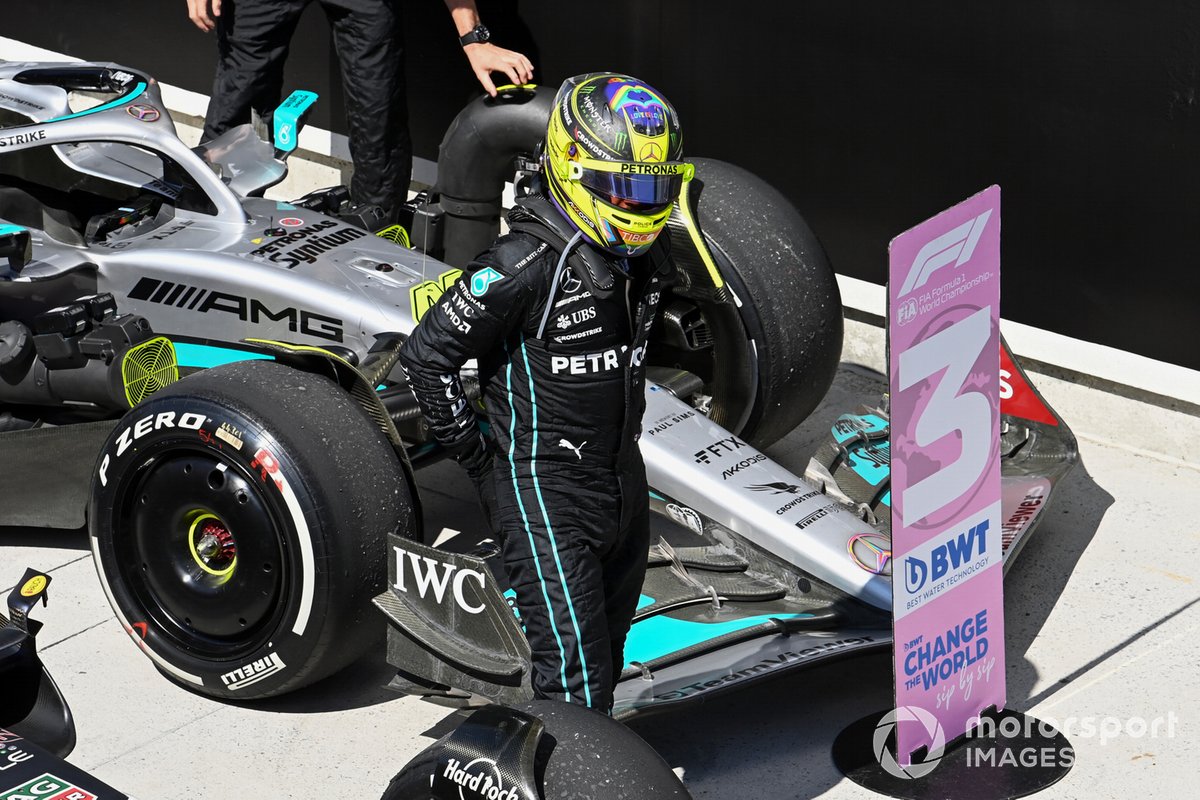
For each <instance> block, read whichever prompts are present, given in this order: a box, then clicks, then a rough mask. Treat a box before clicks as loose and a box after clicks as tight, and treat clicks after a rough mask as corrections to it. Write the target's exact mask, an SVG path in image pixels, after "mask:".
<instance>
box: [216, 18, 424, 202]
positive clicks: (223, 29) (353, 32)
mask: <svg viewBox="0 0 1200 800" xmlns="http://www.w3.org/2000/svg"><path fill="white" fill-rule="evenodd" d="M309 1H310V0H225V2H224V3H222V5H221V15H220V16H219V17H217V74H216V78H215V79H214V80H213V90H212V99H211V100H210V101H209V104H208V114H207V116H206V117H205V120H204V139H205V141H207V140H209V139H212V138H215V137H217V136H220V135H221V134H222V133H224V132H225V131H227V130H228V129H230V128H232V127H234V126H237V125H241V124H243V123H246V122H249V121H250V110H251V109H254V110H255V111H257V112H258V115H259V116H260V117H262V118H263V119H264V120H265V121H266V122H267V125H268V126H270V124H271V115H272V112H274V110H275V108H276V107H277V106H278V105H279V102H280V100H282V97H281V94H282V89H283V62H284V61H285V60H286V59H287V55H288V45H289V43H290V42H291V39H292V34H293V32H295V30H296V23H297V22H299V20H300V14H301V13H302V12H303V11H304V9H305V7H306V6H307V5H308V4H309ZM320 3H321V6H322V7H323V8H324V10H325V15H326V17H328V19H329V26H330V27H331V28H332V29H333V37H334V43H335V45H336V47H337V54H338V59H339V61H340V62H341V69H342V86H343V88H344V91H345V96H346V117H347V122H348V124H349V129H350V155H351V158H352V159H353V160H354V177H353V178H352V179H351V181H350V195H351V197H352V198H353V200H354V202H355V203H370V204H373V205H378V206H380V207H381V208H383V209H384V210H385V211H393V210H394V209H396V208H397V207H398V206H399V205H400V203H402V202H404V200H406V199H407V197H408V184H409V179H410V177H411V175H412V140H411V138H410V136H409V130H408V106H407V105H406V99H405V78H404V58H403V56H404V51H403V41H404V39H403V36H402V30H401V19H400V8H399V6H398V2H397V0H320Z"/></svg>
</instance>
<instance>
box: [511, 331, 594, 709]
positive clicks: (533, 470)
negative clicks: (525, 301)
mask: <svg viewBox="0 0 1200 800" xmlns="http://www.w3.org/2000/svg"><path fill="white" fill-rule="evenodd" d="M521 357H522V358H523V359H524V360H525V375H526V377H528V378H529V405H530V406H531V407H532V409H533V449H532V452H531V453H530V455H529V458H530V466H529V471H530V474H531V475H532V476H533V491H534V493H535V494H536V495H537V499H538V505H539V506H541V509H542V519H543V520H544V521H545V523H546V533H547V534H549V536H550V547H551V549H552V550H553V551H554V565H555V567H556V568H557V569H558V579H559V582H560V583H561V584H562V588H563V594H564V595H566V598H567V611H568V612H569V613H570V615H571V625H572V626H573V627H574V628H575V644H576V645H577V647H578V649H579V664H580V666H582V667H583V697H584V700H585V701H587V704H588V707H589V708H591V706H592V689H591V686H590V685H589V681H588V668H587V659H586V658H584V656H583V636H582V635H580V633H579V620H578V619H577V618H576V617H575V604H574V603H572V602H571V590H570V589H568V588H567V576H566V575H565V574H563V568H562V560H561V559H560V558H559V557H558V543H557V542H556V541H555V540H554V529H553V528H552V527H551V526H550V514H549V513H548V512H547V511H546V501H545V500H544V499H543V498H542V487H541V484H540V483H539V482H538V476H537V433H538V429H537V418H538V413H537V395H535V394H534V391H533V373H532V372H531V371H530V369H529V352H528V351H527V350H526V349H525V337H524V336H522V337H521ZM552 616H553V615H552Z"/></svg>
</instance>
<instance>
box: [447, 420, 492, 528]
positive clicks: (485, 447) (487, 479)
mask: <svg viewBox="0 0 1200 800" xmlns="http://www.w3.org/2000/svg"><path fill="white" fill-rule="evenodd" d="M454 460H455V461H457V462H458V463H459V464H460V465H461V466H462V468H463V469H465V470H466V471H467V475H469V476H470V478H471V482H472V483H474V484H475V491H476V492H477V493H478V494H479V500H480V502H481V503H482V505H483V513H484V516H485V517H487V521H488V526H489V527H490V528H491V531H492V533H493V534H494V535H495V536H496V539H497V541H500V525H499V518H498V517H497V516H496V484H495V481H494V480H493V478H492V462H493V456H492V450H491V446H490V444H489V443H488V440H487V439H486V438H485V437H484V436H483V434H482V433H481V434H479V436H477V437H475V438H473V439H471V440H468V441H467V442H466V443H464V444H462V445H460V446H459V447H458V448H456V452H455V453H454Z"/></svg>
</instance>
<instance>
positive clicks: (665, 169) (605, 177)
mask: <svg viewBox="0 0 1200 800" xmlns="http://www.w3.org/2000/svg"><path fill="white" fill-rule="evenodd" d="M569 165H570V166H569V169H570V175H569V176H568V177H569V179H571V180H576V181H579V182H580V183H582V184H583V185H584V186H586V187H587V188H588V190H589V191H591V192H592V193H593V194H594V195H596V196H597V197H599V198H600V199H601V200H605V201H608V202H613V203H615V204H617V205H620V206H622V207H625V208H629V209H630V210H640V211H644V212H651V211H656V210H659V209H662V208H664V207H666V206H668V205H670V204H671V203H673V202H675V200H676V199H677V198H678V197H679V192H680V190H681V189H682V188H683V182H684V181H685V180H689V179H690V178H691V177H692V175H693V174H694V171H695V168H694V167H693V166H692V165H691V164H687V163H684V162H680V161H667V162H662V163H658V164H650V163H640V162H631V161H598V160H595V159H590V158H589V159H580V160H579V161H573V162H569Z"/></svg>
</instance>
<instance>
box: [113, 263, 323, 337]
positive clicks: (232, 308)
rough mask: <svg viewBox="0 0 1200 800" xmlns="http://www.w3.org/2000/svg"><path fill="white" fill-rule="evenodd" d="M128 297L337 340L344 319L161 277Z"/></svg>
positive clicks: (139, 286) (137, 287)
mask: <svg viewBox="0 0 1200 800" xmlns="http://www.w3.org/2000/svg"><path fill="white" fill-rule="evenodd" d="M129 299H130V300H141V301H143V302H146V303H156V304H158V305H164V306H173V307H174V308H181V309H184V310H186V311H191V312H193V313H196V314H209V313H218V314H232V315H233V316H235V317H237V318H238V319H239V320H241V321H242V322H248V323H250V324H252V325H269V324H271V323H284V322H286V323H287V327H288V330H289V331H291V332H292V333H303V334H307V335H308V336H315V337H317V338H320V339H327V340H329V341H331V342H340V341H342V338H343V330H344V323H343V322H342V320H340V319H338V318H337V317H331V316H327V315H325V314H318V313H317V312H315V311H308V310H307V309H303V308H295V307H286V308H279V309H272V308H270V307H269V306H267V305H266V303H264V302H262V301H261V300H259V299H257V298H254V297H243V296H241V295H237V294H232V293H230V292H219V291H215V290H212V289H201V288H200V287H197V286H189V285H187V284H184V283H174V282H172V281H160V280H158V279H157V278H142V279H141V280H139V281H138V282H137V284H135V285H134V287H133V288H132V289H130V290H129Z"/></svg>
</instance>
